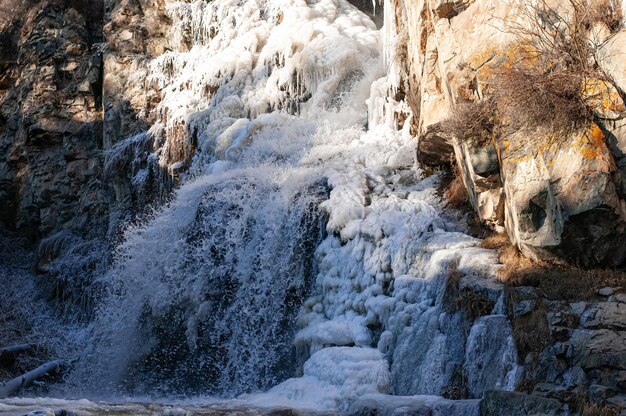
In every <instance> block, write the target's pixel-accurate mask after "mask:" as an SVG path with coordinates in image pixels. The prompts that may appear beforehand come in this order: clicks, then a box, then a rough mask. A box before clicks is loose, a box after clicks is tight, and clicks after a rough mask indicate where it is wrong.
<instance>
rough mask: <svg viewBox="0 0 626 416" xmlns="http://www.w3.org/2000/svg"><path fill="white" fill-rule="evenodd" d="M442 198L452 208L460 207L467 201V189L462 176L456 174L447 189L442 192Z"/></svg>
mask: <svg viewBox="0 0 626 416" xmlns="http://www.w3.org/2000/svg"><path fill="white" fill-rule="evenodd" d="M444 198H445V200H446V201H447V202H448V205H450V206H451V207H453V208H461V207H463V206H465V205H466V204H467V202H468V201H469V196H468V194H467V189H465V185H464V184H463V178H462V177H461V176H460V175H456V176H455V177H454V179H452V182H450V185H449V187H448V189H447V190H446V191H445V192H444Z"/></svg>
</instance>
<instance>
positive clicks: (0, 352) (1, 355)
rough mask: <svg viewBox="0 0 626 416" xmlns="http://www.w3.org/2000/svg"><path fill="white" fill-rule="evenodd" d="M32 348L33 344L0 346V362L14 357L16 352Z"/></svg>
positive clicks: (20, 352)
mask: <svg viewBox="0 0 626 416" xmlns="http://www.w3.org/2000/svg"><path fill="white" fill-rule="evenodd" d="M34 348H35V346H34V345H33V344H15V345H9V346H8V347H0V362H3V361H5V360H9V359H14V358H15V357H16V356H17V355H18V354H22V353H24V352H28V351H30V350H32V349H34Z"/></svg>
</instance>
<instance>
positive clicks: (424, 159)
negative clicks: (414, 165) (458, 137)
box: [417, 124, 454, 167]
mask: <svg viewBox="0 0 626 416" xmlns="http://www.w3.org/2000/svg"><path fill="white" fill-rule="evenodd" d="M453 155H454V148H453V147H452V138H451V137H449V136H448V135H447V134H446V133H445V132H444V130H443V129H442V128H441V125H440V124H433V125H432V126H429V127H428V128H427V129H426V132H425V133H424V134H423V135H422V136H421V137H420V138H419V140H418V142H417V160H418V161H419V162H420V163H421V164H423V165H427V166H433V167H437V166H444V165H449V164H450V162H451V161H452V157H453Z"/></svg>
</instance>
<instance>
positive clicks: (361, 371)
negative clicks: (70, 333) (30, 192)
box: [63, 0, 519, 411]
mask: <svg viewBox="0 0 626 416" xmlns="http://www.w3.org/2000/svg"><path fill="white" fill-rule="evenodd" d="M386 3H387V2H386ZM385 7H386V9H388V8H389V6H388V5H386V6H385ZM167 11H168V13H169V14H170V18H171V20H172V28H173V29H172V35H171V39H170V41H171V44H172V48H171V50H170V51H168V52H166V53H165V54H164V55H162V56H160V57H157V58H155V59H154V60H152V61H151V62H150V63H149V65H148V69H147V71H146V73H145V75H146V79H147V85H148V86H150V88H154V89H156V90H158V91H159V94H160V100H159V103H158V104H157V105H156V107H155V109H154V110H153V111H154V114H155V120H156V123H155V124H154V125H153V126H152V127H151V128H150V131H149V132H144V133H142V134H140V135H138V136H133V137H131V138H129V139H127V141H126V142H123V143H122V144H119V145H116V146H115V147H114V148H113V149H112V151H111V152H110V154H109V156H108V157H107V161H108V163H109V165H110V167H111V166H112V167H114V166H117V165H119V164H120V163H121V162H119V160H122V159H124V158H132V157H134V158H136V153H138V152H139V153H140V154H141V157H142V158H143V157H144V156H145V155H144V153H145V151H146V150H145V149H147V145H146V143H148V142H150V143H152V142H153V141H154V143H156V144H157V146H158V149H157V150H156V151H155V153H154V154H152V155H151V156H150V158H149V159H150V164H149V167H150V169H152V170H154V171H157V168H156V167H155V166H156V165H158V166H160V168H162V169H169V170H170V171H174V170H176V171H179V170H181V169H180V168H181V167H182V166H185V167H188V170H187V171H186V173H185V174H183V175H182V176H181V184H180V186H179V187H178V189H176V190H175V191H174V192H173V195H172V197H171V198H170V200H169V202H168V203H166V204H164V205H163V206H161V207H158V208H154V210H153V212H152V213H151V214H146V218H145V219H144V220H143V221H142V222H141V223H140V224H135V225H129V226H128V227H127V228H126V230H125V232H124V235H123V236H122V237H121V241H122V242H121V243H120V244H119V245H118V246H117V247H116V248H115V250H114V252H113V253H112V258H113V261H112V264H111V266H110V268H109V269H108V270H107V271H106V272H104V273H101V274H100V275H99V276H98V277H97V281H96V283H97V287H99V288H101V291H100V293H99V295H98V299H97V306H96V307H95V310H94V312H93V315H94V318H93V320H92V321H91V322H90V323H89V324H88V326H87V329H86V330H85V332H86V334H85V335H84V336H83V337H82V338H81V347H80V348H81V352H80V357H79V360H78V361H77V364H76V365H75V368H74V370H73V372H72V373H71V374H70V375H69V376H68V381H67V383H66V385H65V387H64V391H63V394H65V395H67V394H70V395H72V396H80V397H83V396H91V397H93V396H101V397H105V398H110V397H120V396H125V395H133V396H135V395H138V396H142V395H151V396H157V397H171V396H175V397H187V396H198V395H207V394H208V395H216V396H219V397H240V398H243V399H245V400H247V401H249V402H250V403H255V404H261V405H263V404H267V403H270V404H273V405H276V404H280V403H285V404H286V405H288V406H295V407H299V406H304V407H312V408H316V409H326V410H330V411H336V410H348V409H349V408H350V406H351V405H352V404H353V403H355V402H356V401H358V400H359V399H361V398H363V397H366V396H368V395H376V394H379V395H380V394H385V395H388V394H402V395H415V394H431V395H441V394H443V392H444V390H445V389H446V388H448V387H449V386H451V385H454V383H455V380H456V379H457V378H459V377H461V378H464V380H465V379H467V380H468V382H469V387H468V393H467V394H466V396H468V397H472V398H476V397H479V395H480V394H482V392H483V391H484V390H486V389H488V388H494V387H497V388H501V389H512V388H513V386H514V384H515V382H516V380H517V379H518V378H519V368H518V366H517V365H516V364H515V361H516V359H515V356H516V352H515V347H514V345H513V343H512V334H511V328H510V325H509V323H508V321H507V319H506V317H505V315H504V314H505V311H504V301H503V298H502V296H501V294H502V291H501V290H500V289H501V288H498V287H495V288H494V285H495V283H493V282H492V281H491V280H489V279H490V278H492V277H493V276H494V273H495V266H494V264H496V263H497V259H496V256H495V253H494V252H492V251H490V250H486V249H482V248H480V247H479V241H478V240H477V239H475V238H472V237H470V236H468V235H466V234H465V233H464V232H463V227H462V225H461V221H460V220H458V219H456V218H454V217H449V216H447V214H445V213H444V211H443V202H442V201H441V198H440V197H439V196H438V194H437V190H436V188H437V185H438V184H439V181H440V179H441V178H440V176H439V175H433V176H430V177H425V176H424V175H423V173H422V172H421V170H420V169H419V168H417V167H416V165H415V161H414V147H415V143H414V142H413V141H411V140H410V138H409V134H408V129H409V123H405V125H404V129H403V131H396V130H395V129H394V122H393V120H392V118H393V112H394V111H396V110H397V108H399V106H402V103H395V102H394V103H388V105H389V108H388V109H386V110H385V111H381V110H380V109H379V108H378V107H380V105H381V103H384V102H385V97H384V96H385V94H386V91H388V90H390V89H393V88H394V86H395V87H397V79H396V78H397V77H395V75H394V74H393V73H391V74H390V75H388V76H387V77H384V76H383V75H384V72H385V69H384V68H385V63H386V65H391V63H390V59H391V57H390V56H389V53H388V51H387V52H386V55H385V57H383V56H381V53H380V51H381V49H382V46H381V45H382V42H381V39H380V36H381V35H380V32H379V31H377V30H376V27H375V26H374V24H373V23H372V21H371V20H370V19H369V18H368V17H367V16H365V15H364V14H363V13H361V12H359V11H358V10H356V9H355V8H354V7H353V6H351V5H350V4H349V3H348V2H346V1H345V0H314V1H308V2H305V1H302V0H249V1H246V2H241V1H239V0H216V1H213V2H205V1H199V0H196V1H187V2H182V1H171V2H168V7H167ZM385 33H386V38H385V43H386V44H387V49H388V48H389V45H390V42H391V40H390V39H389V36H391V29H390V28H387V31H386V32H385ZM392 72H393V71H392ZM381 77H382V78H381ZM373 83H374V87H372V84H373ZM370 93H371V96H370ZM368 98H369V101H368V102H369V108H370V117H369V126H368V128H369V129H368V130H366V129H365V126H366V125H367V124H368V111H367V109H368V104H366V101H367V99H368ZM405 106H406V105H405ZM377 108H378V109H377ZM376 111H378V113H376V114H372V113H374V112H376ZM407 111H408V110H407ZM152 140H153V141H152ZM131 156H132V157H131ZM118 159H119V160H118ZM124 160H125V159H124ZM142 160H143V159H142ZM141 166H143V165H141ZM144 169H145V168H144ZM136 170H137V172H133V175H135V176H136V177H137V178H138V179H137V181H136V182H137V183H139V184H141V183H142V181H141V179H142V178H143V176H145V174H142V173H141V172H143V170H142V169H136ZM451 272H454V273H456V275H457V276H463V278H459V279H457V280H456V281H453V282H452V283H450V278H449V277H448V276H449V275H450V273H451ZM463 285H473V287H475V288H477V289H476V290H477V291H480V292H481V295H480V296H482V298H480V301H481V302H482V303H481V304H484V308H483V309H484V310H482V311H481V314H480V315H479V316H470V315H468V313H467V312H466V311H463V310H462V307H460V306H459V304H461V303H462V299H461V296H462V294H463V293H464V292H463V290H465V288H466V286H463ZM494 334H495V335H494ZM487 350H489V351H491V352H492V354H482V352H484V351H487ZM480 357H486V358H484V359H483V361H484V362H483V361H481V362H480V363H479V364H477V363H476V361H477V360H478V359H479V358H480ZM481 369H488V370H485V371H482V370H481ZM473 405H474V404H472V406H473ZM474 407H475V406H474Z"/></svg>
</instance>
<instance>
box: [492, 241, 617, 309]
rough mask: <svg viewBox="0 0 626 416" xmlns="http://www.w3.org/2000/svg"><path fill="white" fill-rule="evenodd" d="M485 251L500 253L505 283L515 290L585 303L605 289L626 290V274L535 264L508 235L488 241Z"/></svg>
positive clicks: (502, 276) (547, 263) (613, 271)
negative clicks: (534, 290) (536, 291)
mask: <svg viewBox="0 0 626 416" xmlns="http://www.w3.org/2000/svg"><path fill="white" fill-rule="evenodd" d="M481 246H482V247H484V248H489V249H493V250H498V252H499V253H500V254H499V260H500V263H502V265H503V267H502V269H501V270H500V271H499V278H500V280H501V281H502V282H504V283H506V284H507V285H511V286H532V287H536V288H538V289H539V290H540V291H541V292H542V293H543V294H544V295H545V296H546V297H547V298H548V299H554V300H584V299H590V298H593V297H594V296H596V295H597V292H598V290H600V289H602V288H604V287H626V273H624V272H621V271H616V270H608V269H591V270H584V269H581V268H577V267H574V266H565V265H562V264H555V263H550V262H534V261H532V260H530V259H528V258H527V257H525V256H524V255H523V254H522V253H520V252H519V250H518V249H517V247H515V246H514V245H512V244H511V243H510V242H509V237H508V236H507V235H506V234H494V235H492V236H490V237H488V238H486V239H485V240H484V241H483V242H482V244H481Z"/></svg>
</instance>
